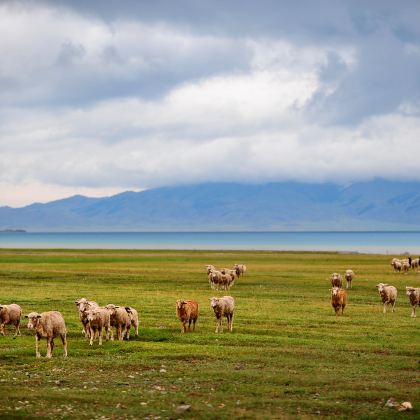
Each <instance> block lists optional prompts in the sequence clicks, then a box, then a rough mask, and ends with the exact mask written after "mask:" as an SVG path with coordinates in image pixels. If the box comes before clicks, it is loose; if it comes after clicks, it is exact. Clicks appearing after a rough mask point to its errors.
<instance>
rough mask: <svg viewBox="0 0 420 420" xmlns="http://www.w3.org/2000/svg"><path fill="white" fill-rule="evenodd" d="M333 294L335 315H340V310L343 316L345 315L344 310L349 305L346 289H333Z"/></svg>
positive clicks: (332, 301)
mask: <svg viewBox="0 0 420 420" xmlns="http://www.w3.org/2000/svg"><path fill="white" fill-rule="evenodd" d="M330 292H331V305H332V307H333V308H334V310H335V315H336V316H337V315H340V309H341V315H343V313H344V308H345V306H346V303H347V292H346V291H345V290H344V289H341V288H339V287H333V288H332V289H330Z"/></svg>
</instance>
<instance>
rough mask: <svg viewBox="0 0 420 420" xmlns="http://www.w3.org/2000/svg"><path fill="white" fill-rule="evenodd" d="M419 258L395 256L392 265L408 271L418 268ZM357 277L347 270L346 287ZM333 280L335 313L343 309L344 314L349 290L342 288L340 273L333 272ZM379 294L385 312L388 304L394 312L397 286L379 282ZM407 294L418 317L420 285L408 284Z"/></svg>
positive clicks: (332, 293) (399, 269)
mask: <svg viewBox="0 0 420 420" xmlns="http://www.w3.org/2000/svg"><path fill="white" fill-rule="evenodd" d="M419 260H420V259H419V258H415V259H412V258H411V257H409V258H407V259H403V260H399V259H397V258H393V259H392V261H391V266H392V267H393V268H394V270H395V271H396V272H404V273H407V272H408V270H409V269H410V268H412V269H413V270H416V269H418V268H419ZM354 277H355V274H354V271H353V270H350V269H349V270H347V271H346V273H345V279H346V282H347V284H346V289H348V288H351V284H352V280H353V278H354ZM330 280H331V286H332V289H330V291H331V305H332V307H333V308H334V310H335V314H336V315H339V314H340V310H341V315H343V312H344V308H345V306H346V304H347V292H346V291H345V290H344V289H343V288H342V285H343V281H342V277H341V275H340V274H339V273H333V274H331V277H330ZM376 288H377V289H378V292H379V295H380V296H381V299H382V303H383V305H384V310H383V312H384V313H386V307H387V305H390V306H391V307H392V312H394V307H395V303H396V300H397V293H398V292H397V288H396V287H395V286H391V285H388V284H386V283H379V284H377V285H376ZM405 290H406V295H407V296H408V298H409V300H410V304H411V308H412V309H411V316H412V317H413V318H415V317H416V307H417V306H420V287H411V286H406V287H405Z"/></svg>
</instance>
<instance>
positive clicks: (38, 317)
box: [25, 311, 67, 358]
mask: <svg viewBox="0 0 420 420" xmlns="http://www.w3.org/2000/svg"><path fill="white" fill-rule="evenodd" d="M25 318H28V328H29V329H33V330H35V353H36V357H41V353H40V352H39V341H40V340H41V338H46V339H47V357H48V358H51V357H52V352H53V349H54V338H55V337H57V336H60V337H61V341H62V342H63V347H64V357H67V331H66V324H65V322H64V318H63V316H62V315H61V314H60V312H58V311H49V312H42V313H41V314H39V313H38V312H31V313H30V314H28V315H25Z"/></svg>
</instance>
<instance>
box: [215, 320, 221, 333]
mask: <svg viewBox="0 0 420 420" xmlns="http://www.w3.org/2000/svg"><path fill="white" fill-rule="evenodd" d="M219 326H220V318H218V319H217V320H216V331H215V332H216V333H218V332H219Z"/></svg>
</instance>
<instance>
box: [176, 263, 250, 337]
mask: <svg viewBox="0 0 420 420" xmlns="http://www.w3.org/2000/svg"><path fill="white" fill-rule="evenodd" d="M206 271H207V275H208V279H209V283H210V286H211V288H212V289H216V290H220V289H222V290H228V289H230V287H231V286H233V284H234V283H235V279H237V278H239V277H240V276H242V275H244V274H245V272H246V265H245V264H235V265H234V267H233V268H232V269H231V268H221V269H220V270H216V268H215V267H214V265H211V264H209V265H206ZM210 306H211V307H212V308H213V311H214V315H215V316H216V321H217V324H216V333H218V332H222V331H223V326H222V320H223V317H226V319H227V324H228V330H229V331H232V330H233V312H234V311H235V299H234V298H233V297H232V296H223V297H220V298H217V297H214V296H213V297H212V298H211V299H210ZM176 315H177V317H178V319H179V320H180V321H181V324H182V327H181V332H183V333H185V332H187V330H188V331H191V323H192V324H193V331H194V329H195V323H196V322H197V318H198V303H197V302H196V301H195V300H177V301H176ZM187 324H188V327H187Z"/></svg>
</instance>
